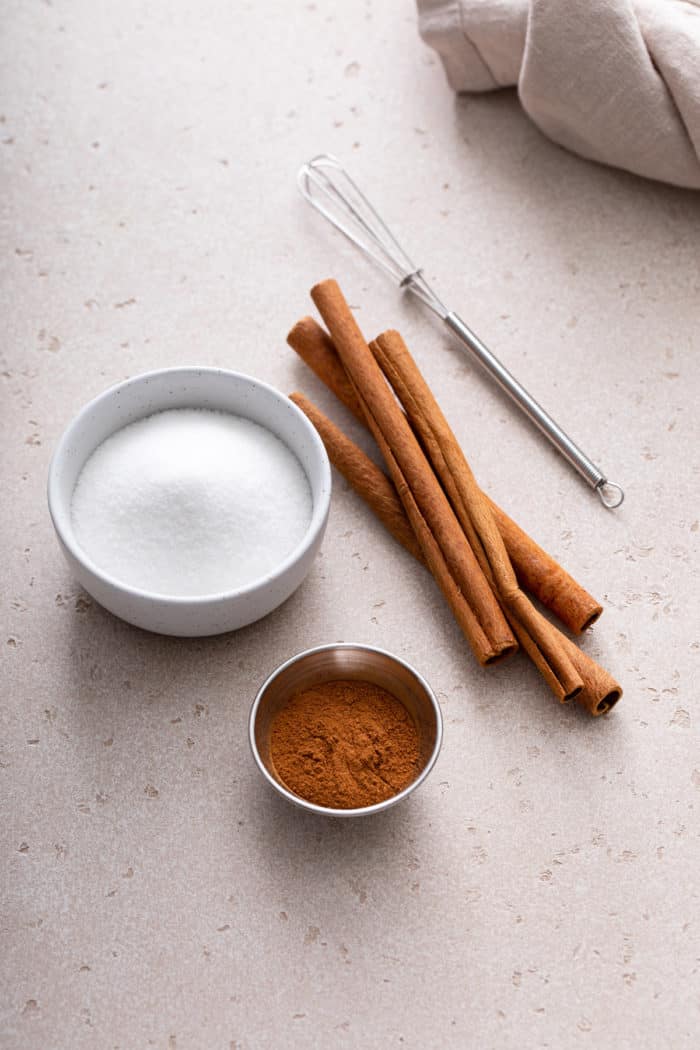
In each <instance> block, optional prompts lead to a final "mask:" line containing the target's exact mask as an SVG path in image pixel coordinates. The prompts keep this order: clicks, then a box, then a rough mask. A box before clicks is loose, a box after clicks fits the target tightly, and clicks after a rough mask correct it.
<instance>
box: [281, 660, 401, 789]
mask: <svg viewBox="0 0 700 1050" xmlns="http://www.w3.org/2000/svg"><path fill="white" fill-rule="evenodd" d="M270 754H271V757H272V763H273V765H274V767H275V770H276V771H277V774H278V776H279V777H280V779H281V780H282V781H283V783H284V784H285V786H286V787H288V788H289V790H290V791H293V792H294V794H295V795H299V796H300V797H301V798H304V799H306V800H307V801H308V802H313V803H315V804H316V805H318V806H327V807H329V808H331V809H359V808H360V807H363V806H372V805H374V804H375V803H377V802H383V801H384V800H385V799H388V798H391V797H392V796H393V795H396V794H398V792H399V791H402V790H403V789H404V788H405V787H407V786H408V784H410V783H411V781H412V780H413V779H414V778H415V777H416V776H417V774H418V771H419V761H420V752H419V741H418V731H417V729H416V726H415V723H414V721H413V719H412V718H411V715H410V714H409V712H408V711H407V710H406V708H405V707H404V706H403V704H402V703H401V702H400V701H399V700H397V699H396V697H395V696H392V694H391V693H389V692H387V690H386V689H382V688H381V687H380V686H377V685H374V683H372V682H356V681H345V680H342V681H334V682H323V683H322V684H320V685H317V686H314V687H312V688H310V689H305V690H303V691H302V692H300V693H297V694H296V695H295V696H293V697H292V698H291V700H290V701H289V702H288V703H287V705H286V706H285V707H283V708H282V709H281V710H280V711H279V712H278V713H277V714H276V715H275V717H274V719H273V721H272V727H271V730H270Z"/></svg>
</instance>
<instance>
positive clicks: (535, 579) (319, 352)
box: [287, 317, 603, 634]
mask: <svg viewBox="0 0 700 1050" xmlns="http://www.w3.org/2000/svg"><path fill="white" fill-rule="evenodd" d="M287 341H288V342H289V344H290V346H291V347H292V348H293V349H294V350H295V351H296V352H297V353H298V354H299V356H300V357H301V358H302V360H303V361H305V362H306V364H307V365H308V366H309V367H310V368H311V369H312V371H313V372H314V373H315V374H316V375H317V376H318V378H319V379H320V380H321V381H322V382H323V383H324V384H325V385H326V386H327V387H328V388H329V390H331V391H332V392H333V393H334V394H335V395H336V397H337V398H338V399H339V400H340V401H341V402H342V403H343V404H344V405H345V407H346V408H348V409H349V410H350V412H352V413H353V415H354V416H355V417H356V418H357V419H358V420H359V421H360V422H361V423H362V424H363V425H365V426H366V420H365V419H364V416H363V414H362V408H361V406H360V403H359V401H358V399H357V397H356V395H355V392H354V390H353V388H352V385H351V384H350V383H349V381H348V378H347V375H346V373H345V369H344V368H343V365H342V362H341V361H340V359H339V357H338V353H337V350H336V348H335V344H334V343H333V340H332V339H331V338H330V336H329V335H328V334H327V332H325V331H324V329H323V328H322V327H321V326H320V325H319V324H318V322H317V321H315V320H314V319H313V318H312V317H304V318H302V320H301V321H299V322H297V324H296V325H295V326H294V327H293V328H292V330H291V332H290V333H289V335H288V337H287ZM488 498H489V497H487V499H488ZM489 504H490V506H491V509H492V511H493V513H494V515H495V518H496V524H497V526H498V529H499V532H500V533H501V536H502V537H503V542H504V543H505V546H506V550H507V552H508V557H509V558H510V560H511V563H512V565H513V568H514V570H515V574H516V577H517V580H518V582H519V583H520V585H521V587H524V588H525V589H526V590H527V591H529V592H530V594H532V595H533V596H534V597H535V598H537V599H538V601H540V602H542V604H543V605H544V606H546V607H547V608H548V609H550V611H551V612H553V613H554V615H555V616H556V617H557V618H558V619H559V620H560V621H561V622H562V623H563V624H564V626H565V627H568V628H569V630H571V631H573V632H574V633H575V634H580V633H581V632H582V631H584V630H586V628H588V627H590V626H591V625H592V624H593V623H595V621H596V620H597V619H598V617H599V616H600V614H601V613H602V611H603V608H602V606H601V605H600V604H599V603H598V602H597V601H596V600H595V598H593V597H592V596H591V595H590V594H589V593H588V591H586V590H585V588H583V587H582V586H581V585H580V584H579V583H578V582H577V581H576V580H575V579H574V578H573V577H572V576H571V575H570V574H569V573H568V572H566V570H565V569H564V568H562V566H561V565H559V563H558V562H557V561H556V560H555V559H554V558H553V557H552V556H551V555H550V554H548V553H547V552H546V551H545V550H543V549H542V547H540V546H539V544H537V543H536V542H535V540H533V539H532V537H531V536H529V535H528V534H527V533H526V532H525V531H524V530H523V529H521V528H520V527H519V526H518V525H517V524H516V523H515V522H514V521H513V519H512V518H510V517H509V516H508V515H507V514H506V513H505V511H504V510H502V509H501V508H500V507H499V506H498V505H497V504H496V503H494V502H493V500H491V499H489Z"/></svg>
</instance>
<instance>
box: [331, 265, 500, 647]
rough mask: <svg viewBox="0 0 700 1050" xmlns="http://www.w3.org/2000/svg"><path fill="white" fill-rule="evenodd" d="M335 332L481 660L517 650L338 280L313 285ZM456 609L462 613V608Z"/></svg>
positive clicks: (433, 564)
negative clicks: (465, 613) (459, 600)
mask: <svg viewBox="0 0 700 1050" xmlns="http://www.w3.org/2000/svg"><path fill="white" fill-rule="evenodd" d="M311 297H312V299H313V301H314V303H315V304H316V306H317V308H318V310H319V312H320V314H321V316H322V317H323V319H324V321H325V322H326V325H327V327H328V330H329V332H330V334H331V337H332V338H333V341H334V343H335V346H336V349H337V351H338V354H339V356H340V359H341V361H342V363H343V366H344V368H345V371H346V373H347V375H348V379H349V380H350V382H351V383H352V386H353V390H354V393H355V396H356V397H357V399H358V401H359V403H360V405H361V407H362V411H363V413H364V415H365V418H366V420H367V424H368V426H369V428H370V430H371V431H372V434H373V436H374V439H375V441H376V442H377V444H378V446H379V449H380V451H381V453H382V455H383V457H384V461H385V463H386V465H387V468H388V470H389V474H390V475H391V477H392V479H393V481H394V485H395V486H396V491H397V493H398V496H399V499H400V500H401V502H402V504H403V506H404V509H405V511H406V514H407V516H408V519H409V521H410V523H411V526H412V528H413V531H414V532H415V534H416V538H417V540H418V543H419V545H420V547H421V550H422V552H423V555H424V557H425V560H426V562H427V563H428V565H429V566H430V569H431V571H432V572H433V574H434V575H435V578H436V580H437V582H438V584H439V586H440V587H441V589H442V590H443V593H444V594H445V597H446V598H447V599H448V601H450V603H451V604H452V605H453V599H454V591H453V588H452V586H451V585H452V584H454V585H456V588H457V591H458V592H459V593H461V595H462V596H463V597H464V599H465V600H466V602H465V605H466V608H468V609H469V611H470V614H471V616H470V618H469V619H468V620H467V621H463V622H462V626H463V629H464V630H465V633H466V635H467V638H468V639H469V641H470V643H471V645H472V648H473V650H474V653H475V655H476V657H477V659H478V660H479V662H480V663H481V664H489V663H493V662H494V661H495V660H497V659H499V657H502V656H503V655H505V654H507V653H509V652H513V651H514V650H515V649H516V648H517V643H516V641H515V638H514V636H513V633H512V631H511V630H510V628H509V626H508V624H507V623H506V620H505V617H504V615H503V613H502V611H501V609H500V607H499V604H498V602H497V601H496V599H495V597H494V594H493V592H492V590H491V587H490V586H489V583H488V581H487V580H486V577H485V576H484V573H483V571H482V569H481V568H480V566H479V564H478V562H477V560H476V557H475V555H474V552H473V551H472V549H471V547H470V546H469V543H468V542H467V540H466V538H465V536H464V533H463V532H462V530H461V528H460V525H459V522H458V521H457V518H456V517H455V514H454V512H453V510H452V508H451V507H450V505H449V502H448V501H447V498H446V496H445V494H444V492H443V491H442V488H441V487H440V484H439V483H438V481H437V479H436V478H435V475H434V474H433V472H432V470H431V468H430V466H429V464H428V463H427V461H426V459H425V456H424V454H423V452H422V450H421V448H420V446H419V445H418V442H417V440H416V437H415V435H414V434H413V431H412V430H411V428H410V426H409V424H408V422H407V420H406V417H405V416H404V414H403V412H402V411H401V409H400V408H399V406H398V405H397V403H396V401H395V399H394V397H393V395H392V393H391V391H390V390H389V387H388V386H387V384H386V381H385V379H384V376H383V375H382V372H381V370H380V368H379V366H378V365H377V363H376V361H375V360H374V358H373V356H372V353H371V351H370V349H369V347H368V346H367V343H366V342H365V340H364V337H363V335H362V333H361V331H360V329H359V327H358V325H357V323H356V321H355V318H354V317H353V315H352V312H351V310H350V308H349V306H348V305H347V303H346V301H345V299H344V297H343V294H342V292H341V291H340V288H339V287H338V285H337V283H336V282H335V281H333V280H328V281H323V282H322V283H321V284H317V285H316V286H315V287H314V288H313V289H312V290H311ZM453 611H455V615H457V611H456V610H454V605H453Z"/></svg>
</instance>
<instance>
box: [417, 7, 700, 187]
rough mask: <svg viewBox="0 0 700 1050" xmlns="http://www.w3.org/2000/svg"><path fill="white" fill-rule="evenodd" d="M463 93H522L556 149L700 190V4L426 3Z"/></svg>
mask: <svg viewBox="0 0 700 1050" xmlns="http://www.w3.org/2000/svg"><path fill="white" fill-rule="evenodd" d="M417 3H418V12H419V28H420V32H421V35H422V37H423V39H424V40H425V41H426V43H428V44H429V45H430V46H431V47H433V48H435V50H436V51H437V52H438V54H439V55H440V57H441V58H442V61H443V63H444V66H445V70H446V72H447V77H448V80H449V82H450V85H451V86H452V87H453V88H454V90H455V91H491V90H493V89H495V88H501V87H509V86H512V85H514V84H515V85H517V87H518V94H519V96H520V101H521V103H522V105H523V108H524V109H525V111H526V112H527V113H528V114H529V116H530V117H531V119H532V120H533V121H534V122H535V124H537V126H538V127H539V128H540V129H541V130H542V131H543V132H544V133H545V134H546V135H549V137H550V138H552V139H554V141H555V142H558V143H560V145H562V146H566V147H567V148H568V149H571V150H573V151H574V152H575V153H580V154H581V155H582V156H584V157H590V158H591V159H593V160H597V161H602V162H603V163H605V164H614V165H615V166H617V167H619V168H625V169H627V170H628V171H633V172H635V173H636V174H637V175H646V176H647V177H648V178H652V179H661V180H662V181H664V182H672V183H675V184H676V185H678V186H689V187H692V188H694V189H700V0H417Z"/></svg>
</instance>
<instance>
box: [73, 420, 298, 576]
mask: <svg viewBox="0 0 700 1050" xmlns="http://www.w3.org/2000/svg"><path fill="white" fill-rule="evenodd" d="M311 509H312V503H311V491H310V488H309V483H308V480H307V478H306V474H305V473H304V470H303V468H302V466H301V464H300V463H299V461H298V460H297V458H296V456H295V455H294V454H293V453H292V452H291V451H290V450H289V449H288V448H287V446H286V445H285V444H284V443H283V442H282V441H280V440H279V438H277V437H276V436H275V435H274V434H272V433H270V431H269V430H266V429H265V428H264V427H261V426H259V425H258V424H257V423H252V422H251V421H250V420H248V419H243V418H242V417H240V416H234V415H231V414H228V413H225V412H216V411H210V410H207V409H189V408H183V409H172V410H168V411H165V412H159V413H156V414H155V415H153V416H149V417H148V418H147V419H142V420H139V421H138V422H136V423H131V424H130V425H129V426H126V427H124V428H123V429H122V430H119V431H117V433H115V434H113V435H112V436H111V437H109V438H108V439H107V440H106V441H104V442H103V443H102V444H101V445H100V446H99V447H98V448H97V449H96V450H95V451H94V452H93V454H92V455H91V456H90V458H89V459H88V461H87V463H86V464H85V466H84V468H83V470H82V472H81V474H80V476H79V478H78V482H77V484H76V487H75V491H74V493H73V502H72V507H71V510H72V518H73V527H74V529H75V534H76V537H77V539H78V542H79V543H80V545H81V547H82V548H83V549H84V551H85V552H86V554H87V555H88V556H89V557H90V558H91V559H92V560H93V561H94V563H95V564H96V565H97V566H98V567H99V568H100V569H102V570H103V571H104V572H106V573H108V574H109V575H110V576H113V577H114V578H115V579H117V580H118V581H119V582H120V583H125V584H129V585H131V586H132V587H137V588H139V589H141V590H146V591H151V592H155V593H158V594H166V595H190V596H191V595H205V594H214V593H218V592H220V591H226V590H232V589H235V588H238V587H241V586H244V585H245V584H247V583H251V582H252V581H253V580H256V579H258V578H259V577H261V576H264V575H265V574H267V573H269V572H270V571H272V570H274V569H276V568H277V567H278V566H279V565H280V563H281V562H282V561H283V560H284V559H285V557H286V556H287V555H288V554H291V552H292V551H293V550H294V548H295V547H296V546H297V544H298V543H299V542H300V541H301V539H302V538H303V536H304V534H305V532H306V530H307V528H308V525H309V522H310V520H311Z"/></svg>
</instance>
